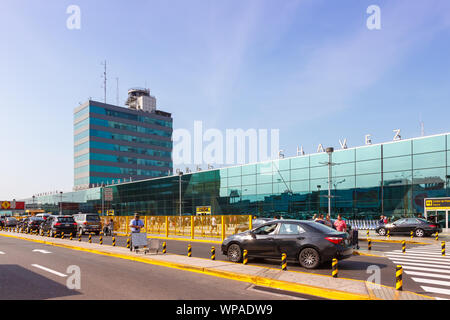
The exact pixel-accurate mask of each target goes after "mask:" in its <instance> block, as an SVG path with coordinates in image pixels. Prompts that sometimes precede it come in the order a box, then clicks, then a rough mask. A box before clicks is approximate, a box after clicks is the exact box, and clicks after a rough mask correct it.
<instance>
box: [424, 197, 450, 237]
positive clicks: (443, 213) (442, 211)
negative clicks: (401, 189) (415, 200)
mask: <svg viewBox="0 0 450 320" xmlns="http://www.w3.org/2000/svg"><path fill="white" fill-rule="evenodd" d="M424 202H425V206H424V207H425V208H424V212H425V218H426V219H427V220H431V219H432V220H433V222H435V223H437V224H439V225H440V226H441V228H442V229H443V231H445V232H448V231H449V225H448V214H449V212H450V198H426V199H425V201H424Z"/></svg>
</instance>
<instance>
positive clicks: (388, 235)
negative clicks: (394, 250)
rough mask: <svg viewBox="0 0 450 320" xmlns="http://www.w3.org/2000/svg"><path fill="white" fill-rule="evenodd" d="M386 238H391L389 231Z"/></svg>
mask: <svg viewBox="0 0 450 320" xmlns="http://www.w3.org/2000/svg"><path fill="white" fill-rule="evenodd" d="M387 238H388V239H390V238H391V230H388V231H387Z"/></svg>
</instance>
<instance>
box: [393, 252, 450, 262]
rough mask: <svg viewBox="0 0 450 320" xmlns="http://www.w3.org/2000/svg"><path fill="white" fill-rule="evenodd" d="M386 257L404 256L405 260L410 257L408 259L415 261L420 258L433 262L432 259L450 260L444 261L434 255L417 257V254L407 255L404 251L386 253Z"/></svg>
mask: <svg viewBox="0 0 450 320" xmlns="http://www.w3.org/2000/svg"><path fill="white" fill-rule="evenodd" d="M386 257H392V258H398V259H402V258H405V260H407V259H410V260H415V261H416V260H417V259H420V260H427V261H430V262H434V261H440V262H443V263H449V262H450V261H445V259H442V258H438V257H435V258H428V257H424V256H420V257H417V256H411V255H408V254H406V253H395V254H386Z"/></svg>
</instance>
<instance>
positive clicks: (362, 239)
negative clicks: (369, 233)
mask: <svg viewBox="0 0 450 320" xmlns="http://www.w3.org/2000/svg"><path fill="white" fill-rule="evenodd" d="M358 240H359V241H367V238H359V239H358ZM370 240H372V242H387V243H402V242H403V241H405V243H406V244H424V245H426V244H432V243H430V242H419V241H411V240H384V239H372V238H370Z"/></svg>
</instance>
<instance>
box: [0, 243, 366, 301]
mask: <svg viewBox="0 0 450 320" xmlns="http://www.w3.org/2000/svg"><path fill="white" fill-rule="evenodd" d="M0 236H4V237H10V238H16V239H22V240H26V241H32V242H38V243H44V244H48V245H53V246H56V247H63V248H68V249H73V250H78V251H84V252H90V253H95V254H99V255H106V256H110V257H116V258H121V259H126V260H132V261H138V262H143V263H147V264H152V265H158V266H163V267H169V268H174V269H179V270H185V271H190V272H196V273H203V274H207V275H211V276H216V277H220V278H226V279H231V280H236V281H241V282H247V283H252V284H255V285H260V286H265V287H270V288H275V289H281V290H287V291H292V292H297V293H301V294H306V295H311V296H317V297H321V298H326V299H334V300H370V297H369V296H368V295H360V294H355V293H348V292H345V291H340V290H331V289H328V288H327V289H324V288H320V287H315V286H310V285H303V284H297V283H292V282H287V281H281V280H275V279H269V278H264V277H260V276H251V275H246V274H240V273H235V272H229V271H221V270H215V269H212V268H204V267H197V266H191V265H186V264H181V263H175V262H168V261H159V260H154V259H151V258H149V257H145V258H141V257H132V256H129V255H124V254H120V253H110V252H104V251H99V250H95V249H87V248H80V247H75V246H71V245H66V244H59V243H54V242H49V241H45V240H37V239H28V238H23V237H19V236H14V235H5V234H0Z"/></svg>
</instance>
